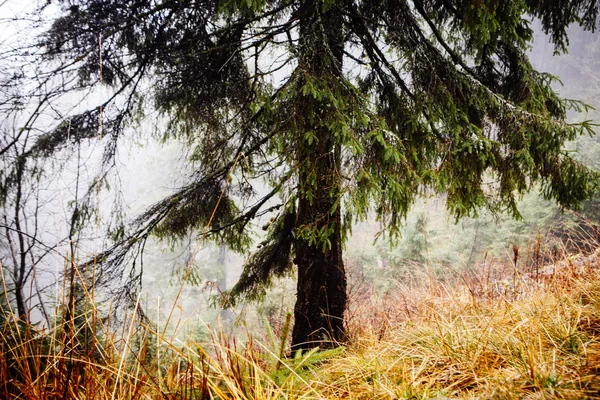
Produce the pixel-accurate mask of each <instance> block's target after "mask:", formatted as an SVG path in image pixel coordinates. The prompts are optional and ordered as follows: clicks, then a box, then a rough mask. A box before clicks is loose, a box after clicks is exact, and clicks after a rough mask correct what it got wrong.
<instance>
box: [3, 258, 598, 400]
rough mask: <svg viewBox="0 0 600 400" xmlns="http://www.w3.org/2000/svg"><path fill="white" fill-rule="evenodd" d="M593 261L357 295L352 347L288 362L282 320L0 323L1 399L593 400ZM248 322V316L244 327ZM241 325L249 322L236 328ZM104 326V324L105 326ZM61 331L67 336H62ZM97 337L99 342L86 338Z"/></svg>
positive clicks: (595, 311) (595, 313)
mask: <svg viewBox="0 0 600 400" xmlns="http://www.w3.org/2000/svg"><path fill="white" fill-rule="evenodd" d="M599 266H600V264H599V260H598V255H597V253H596V254H592V255H588V256H583V255H578V256H571V257H566V258H563V259H561V260H557V261H556V262H555V263H553V264H552V265H548V266H547V267H545V268H542V269H541V271H542V272H540V273H539V274H538V275H532V274H525V273H521V272H520V271H515V274H513V275H512V276H510V275H509V276H507V277H506V279H504V280H498V279H494V280H492V279H490V278H489V276H490V275H489V274H487V275H486V273H485V268H483V266H482V268H481V269H480V270H481V271H482V272H481V274H480V275H479V276H476V275H470V276H463V277H462V278H461V279H459V280H455V283H446V284H443V283H442V282H440V281H435V282H434V281H430V282H428V283H426V284H424V285H422V286H418V287H416V286H412V287H408V286H407V287H403V288H398V290H396V291H394V292H393V293H392V292H390V293H388V294H387V295H386V296H384V297H380V298H376V297H373V296H370V295H369V294H368V291H363V292H362V295H361V296H355V297H354V301H353V304H352V306H351V308H350V310H349V311H348V314H349V315H348V317H349V318H348V321H349V323H348V325H349V326H348V331H349V333H350V338H349V342H348V343H347V345H346V347H343V348H340V349H337V350H328V351H323V352H311V353H306V354H297V355H295V356H294V357H293V358H286V357H285V356H283V355H284V354H285V352H286V343H285V341H283V343H282V340H281V338H280V337H281V336H284V334H285V333H289V321H288V323H287V324H285V323H283V324H282V325H283V328H282V329H280V330H279V331H277V332H274V331H273V330H272V329H270V328H267V329H266V330H265V331H264V334H263V335H255V336H254V337H247V339H245V340H243V341H242V340H239V339H236V338H231V337H226V335H225V334H223V333H222V331H221V333H219V332H218V330H217V332H216V333H214V334H213V335H212V337H210V338H208V340H206V339H202V338H201V337H194V336H193V335H191V336H188V337H186V338H183V337H182V335H181V334H180V335H179V336H177V335H176V333H177V332H183V331H185V329H184V328H185V325H186V321H178V322H176V323H175V324H176V325H177V327H178V328H177V329H175V333H174V334H173V336H169V337H167V336H163V334H162V330H158V333H157V332H156V331H157V329H156V327H154V326H151V325H150V324H148V323H147V322H142V321H139V320H134V321H131V320H130V321H124V323H121V324H118V323H116V322H113V323H111V322H110V321H100V320H99V319H98V320H95V321H94V318H95V311H93V310H91V309H90V310H89V313H88V314H87V319H86V321H84V322H81V321H80V322H79V326H78V327H76V329H77V330H76V331H73V330H70V329H67V327H64V326H61V325H60V324H59V323H57V324H56V326H55V327H53V329H52V330H44V331H42V330H40V329H39V328H37V329H38V330H37V331H36V330H35V329H36V327H27V326H23V325H17V324H16V323H15V322H14V321H15V320H14V318H13V316H10V315H5V317H6V320H5V324H4V329H3V332H2V344H1V346H2V348H1V350H2V351H1V357H2V359H1V360H0V382H3V383H2V384H1V386H0V394H1V395H2V397H3V398H18V399H52V398H81V399H83V398H86V399H159V398H163V399H209V398H220V399H280V398H289V399H301V398H302V399H318V398H349V399H350V398H351V399H372V398H381V399H388V398H389V399H392V398H397V399H401V398H403V399H404V398H405V399H439V400H441V399H475V398H476V399H511V398H514V399H517V398H519V399H521V398H526V399H547V398H560V399H583V398H600V269H599ZM246 322H247V323H251V321H246ZM244 323H245V322H244ZM111 324H112V325H111ZM69 332H75V334H74V335H73V334H70V333H69ZM94 332H95V333H94ZM92 338H95V339H92Z"/></svg>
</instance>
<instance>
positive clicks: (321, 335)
mask: <svg viewBox="0 0 600 400" xmlns="http://www.w3.org/2000/svg"><path fill="white" fill-rule="evenodd" d="M341 18H342V16H341V14H340V13H336V12H335V9H330V10H329V11H326V12H324V13H322V12H321V4H320V2H319V1H308V2H306V3H305V4H304V6H303V9H301V12H300V47H299V51H300V57H299V59H300V62H299V69H300V70H301V71H303V72H304V73H307V74H309V75H310V76H311V78H312V79H314V80H315V81H317V82H331V81H332V80H333V79H337V78H339V77H340V76H341V72H342V57H343V52H342V51H343V36H342V19H341ZM328 109H329V107H326V105H324V104H323V103H321V102H319V101H317V100H315V99H314V98H312V97H311V96H310V95H308V96H304V97H302V96H301V97H300V102H299V110H300V115H301V118H303V121H302V127H303V129H301V130H300V132H299V136H300V137H299V138H298V142H299V145H298V154H297V156H298V161H299V163H300V165H301V167H300V172H299V175H298V184H299V194H298V210H297V227H299V228H300V229H302V227H312V228H314V227H316V229H317V230H320V229H321V228H323V227H326V228H329V229H331V231H332V233H330V234H329V236H328V238H327V239H328V240H329V244H330V246H328V247H329V248H327V246H323V244H322V243H318V242H317V243H314V244H309V243H308V241H306V240H303V239H300V238H299V239H297V240H296V242H295V244H294V248H295V262H296V265H297V267H298V285H297V300H296V306H295V309H294V318H295V323H294V329H293V332H292V351H296V350H299V349H309V348H313V347H316V346H319V347H322V348H324V347H332V346H335V345H336V344H337V343H338V342H340V341H342V340H343V339H344V335H345V331H344V311H345V308H346V273H345V270H344V262H343V260H342V237H341V211H340V207H341V205H340V202H339V199H340V196H341V177H340V168H341V156H340V146H339V145H338V144H336V142H335V137H334V133H333V132H332V131H331V130H330V129H329V128H328V125H327V123H326V121H327V119H328V115H327V113H328ZM324 121H325V122H324ZM306 130H312V131H313V132H314V133H315V136H316V140H315V141H314V142H312V143H307V142H306V139H304V138H303V134H304V132H305V131H306ZM307 193H310V195H307Z"/></svg>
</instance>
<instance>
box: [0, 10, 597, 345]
mask: <svg viewBox="0 0 600 400" xmlns="http://www.w3.org/2000/svg"><path fill="white" fill-rule="evenodd" d="M58 4H60V6H61V9H62V14H61V16H60V17H58V18H57V19H56V20H55V21H54V22H53V24H52V27H51V29H49V30H48V31H47V32H46V33H45V35H44V36H43V38H42V43H41V44H42V48H43V56H44V57H45V58H44V59H45V60H48V61H47V62H48V65H52V66H55V65H57V64H58V65H60V67H59V68H57V69H55V70H54V72H53V74H54V75H53V76H55V77H56V76H59V75H61V76H62V74H66V75H68V76H76V77H77V81H76V83H73V84H71V85H70V86H69V87H68V89H69V90H78V89H79V88H88V87H93V86H94V85H99V84H102V85H104V86H105V87H107V88H110V90H111V93H112V94H111V96H109V98H108V99H107V100H106V101H103V102H102V104H99V105H98V106H97V107H95V108H92V109H89V110H87V111H85V112H83V113H79V114H77V115H69V116H65V118H64V122H63V123H62V124H60V125H59V126H58V127H56V129H53V130H50V131H47V132H46V133H43V134H42V135H39V136H38V137H37V139H36V140H35V141H34V142H33V143H32V144H31V145H30V146H29V147H28V149H27V150H26V155H27V156H48V155H50V154H52V153H53V152H55V151H56V150H57V149H59V148H60V146H62V145H64V144H65V143H66V142H67V141H69V140H82V139H85V138H90V137H95V136H96V135H97V132H98V129H99V126H100V124H102V126H103V131H104V132H105V137H104V138H103V141H104V142H105V145H106V150H105V155H104V157H105V162H106V163H110V162H111V161H110V160H111V158H112V157H113V156H114V152H115V149H116V148H117V147H118V141H119V137H120V136H121V135H122V134H123V131H124V130H125V129H126V128H127V127H135V128H136V129H143V128H144V124H138V125H136V124H135V123H136V122H137V121H140V120H141V119H143V118H144V117H147V118H150V117H154V116H155V115H156V114H154V113H153V112H154V110H158V112H159V113H160V118H162V120H164V121H165V124H164V129H161V130H160V135H162V137H163V138H164V139H165V140H167V139H170V138H178V139H181V140H184V141H185V142H186V143H187V144H188V145H189V147H190V149H192V151H191V157H190V161H191V163H192V166H193V173H192V174H190V176H189V177H188V184H187V185H185V186H184V187H182V188H180V189H179V190H177V191H176V192H175V193H173V194H172V195H170V196H168V197H167V198H165V199H163V200H162V201H160V202H158V203H156V204H155V205H153V206H152V207H150V208H149V209H147V210H146V211H145V212H144V213H142V214H141V215H140V216H139V217H138V218H137V220H136V221H135V224H134V226H132V227H129V228H128V229H127V230H124V231H120V234H119V235H117V236H116V237H115V239H116V241H115V245H114V246H113V247H111V248H109V249H108V250H107V251H106V252H105V253H104V254H103V255H102V257H100V260H101V261H103V265H104V266H103V268H105V270H106V271H120V269H119V268H118V266H119V265H120V264H121V263H122V262H123V261H124V260H125V257H126V255H127V254H128V252H130V251H132V250H134V249H136V248H141V247H142V245H141V244H140V243H142V242H143V239H144V238H145V237H147V235H149V234H156V235H159V236H160V237H164V238H183V237H184V236H185V235H186V234H188V232H190V231H203V229H204V227H206V226H209V228H208V232H207V237H209V238H213V239H217V240H219V241H221V242H223V243H226V244H227V245H228V246H229V247H231V248H232V249H234V250H237V251H247V250H248V249H250V247H251V244H252V240H251V236H252V229H253V221H255V220H257V219H258V218H260V217H262V216H266V215H269V216H271V221H270V222H269V223H268V224H267V226H266V227H265V229H266V230H267V235H266V238H265V239H264V242H263V243H262V244H261V245H260V246H259V248H258V250H256V251H255V252H254V254H253V255H252V256H250V257H249V258H248V260H247V263H246V265H245V269H244V273H243V274H242V278H241V279H240V282H239V283H238V284H237V285H236V286H235V287H234V289H233V290H232V291H231V293H230V296H231V299H230V300H231V301H235V300H236V299H238V298H239V297H242V296H246V297H250V298H257V297H260V295H261V294H263V293H264V290H265V285H268V284H269V283H270V282H272V279H273V277H277V276H282V275H285V274H289V273H290V272H291V271H292V269H293V267H294V265H295V266H297V269H298V303H297V305H296V310H295V324H296V326H295V328H294V334H293V336H294V337H293V346H295V347H296V348H303V347H312V346H314V345H315V343H317V342H318V341H319V340H321V339H323V337H324V336H325V337H326V339H327V340H330V339H333V340H343V334H344V328H343V312H344V308H345V304H346V297H345V288H346V285H345V273H344V267H343V261H342V248H343V243H344V241H345V238H346V237H347V235H348V233H349V232H350V229H351V227H352V224H353V223H354V222H355V221H357V220H364V219H366V218H370V217H372V216H374V217H375V218H376V219H377V221H379V223H380V225H381V229H382V232H385V233H387V234H389V236H390V237H391V238H392V239H393V238H394V237H396V236H397V235H398V234H399V233H400V229H401V226H402V221H403V219H404V218H405V216H406V213H407V212H408V210H409V209H410V207H411V205H412V204H413V202H414V201H415V199H416V198H417V197H418V196H421V195H428V194H431V193H443V194H445V195H446V197H447V206H448V209H449V210H450V211H451V212H452V213H453V215H454V216H455V217H456V218H460V217H463V216H467V215H474V214H476V213H477V210H478V209H481V208H488V209H490V210H492V211H494V212H508V213H510V214H511V215H513V216H515V217H519V211H518V208H517V200H518V198H519V196H520V195H521V194H523V193H525V192H527V191H529V190H531V189H533V188H536V187H538V185H539V187H541V190H542V192H543V194H544V196H545V197H546V198H552V199H555V200H556V201H557V202H558V203H559V204H560V205H561V206H563V207H578V205H579V203H580V202H581V201H582V200H584V199H586V198H589V197H591V196H592V195H593V193H594V190H595V189H596V185H597V183H598V175H597V174H596V173H595V172H593V171H590V170H588V169H587V168H585V167H584V166H583V165H581V164H580V163H578V162H576V161H575V160H574V159H573V158H572V157H571V156H570V155H569V153H568V152H566V151H564V150H563V144H564V143H565V142H566V141H569V140H573V139H574V138H575V137H576V136H577V135H580V134H582V133H586V134H591V133H592V131H591V126H590V124H589V123H588V122H583V123H580V124H568V123H566V122H565V118H566V114H567V111H568V110H569V109H571V108H574V109H576V110H580V109H582V108H585V105H584V104H583V103H581V102H578V101H574V100H565V99H562V98H560V96H559V95H558V94H557V93H556V91H555V90H554V89H553V87H552V84H553V82H555V81H556V79H557V78H556V77H554V76H552V75H549V74H546V73H543V72H538V71H536V70H535V69H534V68H533V67H532V65H531V63H530V61H529V59H528V49H529V47H530V46H531V43H532V40H533V31H532V29H531V28H530V22H531V19H532V18H537V19H539V20H540V21H541V25H542V27H543V30H544V31H545V32H546V33H547V34H548V35H549V36H550V39H551V40H552V42H553V44H554V46H555V49H556V51H557V52H563V51H566V49H567V46H568V37H567V34H566V29H567V27H568V26H569V25H570V24H573V23H577V24H580V25H582V26H584V27H585V28H587V29H595V27H596V21H597V18H598V15H597V14H598V5H597V4H596V1H595V0H561V1H555V0H511V1H504V0H503V1H499V0H477V1H474V0H469V1H463V0H384V1H379V0H377V1H371V0H361V1H358V0H339V1H336V0H305V1H291V0H279V1H267V0H228V1H225V0H222V1H219V0H132V1H114V0H112V1H111V0H86V1H83V0H62V1H59V2H58ZM9 146H10V143H7V144H4V143H3V147H4V149H3V150H1V151H2V153H4V152H6V151H7V150H6V149H8V148H9ZM2 178H3V182H2V183H3V185H2V186H0V187H2V188H4V187H6V184H7V183H6V179H5V178H4V176H2ZM257 182H264V183H266V184H267V185H268V186H269V187H270V189H269V190H267V191H263V192H259V191H257V190H256V186H257ZM4 191H5V192H6V189H4ZM107 273H108V272H107Z"/></svg>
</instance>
